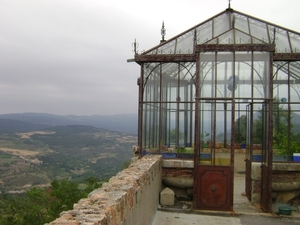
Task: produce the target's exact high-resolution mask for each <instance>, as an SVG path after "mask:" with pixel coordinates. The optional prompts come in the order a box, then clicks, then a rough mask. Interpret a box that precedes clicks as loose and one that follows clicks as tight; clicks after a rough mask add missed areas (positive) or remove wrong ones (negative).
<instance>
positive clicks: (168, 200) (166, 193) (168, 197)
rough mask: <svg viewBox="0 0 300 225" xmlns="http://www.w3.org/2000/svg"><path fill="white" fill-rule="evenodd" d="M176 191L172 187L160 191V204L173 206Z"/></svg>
mask: <svg viewBox="0 0 300 225" xmlns="http://www.w3.org/2000/svg"><path fill="white" fill-rule="evenodd" d="M174 198H175V193H174V191H173V190H172V189H170V188H168V187H167V188H165V189H164V190H162V191H161V192H160V204H161V205H164V206H172V205H174V202H175V199H174Z"/></svg>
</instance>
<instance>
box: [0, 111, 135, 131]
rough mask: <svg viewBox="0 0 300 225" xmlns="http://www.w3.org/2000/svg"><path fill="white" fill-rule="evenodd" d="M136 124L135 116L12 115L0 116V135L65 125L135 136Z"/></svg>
mask: <svg viewBox="0 0 300 225" xmlns="http://www.w3.org/2000/svg"><path fill="white" fill-rule="evenodd" d="M137 124H138V116H137V114H118V115H93V116H76V115H67V116H60V115H54V114H47V113H12V114H2V115H0V133H15V132H29V131H36V130H39V129H45V128H50V127H55V126H65V125H87V126H94V127H97V128H101V129H107V130H111V131H119V132H125V133H128V134H133V135H136V134H137V128H138V125H137Z"/></svg>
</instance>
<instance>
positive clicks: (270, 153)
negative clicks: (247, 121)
mask: <svg viewBox="0 0 300 225" xmlns="http://www.w3.org/2000/svg"><path fill="white" fill-rule="evenodd" d="M269 68H270V71H269V82H270V83H269V96H268V97H269V98H270V100H267V101H268V102H269V104H268V107H269V117H268V120H269V124H268V125H269V130H268V141H269V143H268V176H267V178H268V184H269V187H268V212H272V198H271V193H272V163H273V53H272V52H270V53H269Z"/></svg>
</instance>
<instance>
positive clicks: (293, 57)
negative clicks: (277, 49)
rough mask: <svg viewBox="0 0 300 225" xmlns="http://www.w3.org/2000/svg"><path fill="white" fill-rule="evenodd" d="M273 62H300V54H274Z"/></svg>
mask: <svg viewBox="0 0 300 225" xmlns="http://www.w3.org/2000/svg"><path fill="white" fill-rule="evenodd" d="M273 61H300V53H274V57H273Z"/></svg>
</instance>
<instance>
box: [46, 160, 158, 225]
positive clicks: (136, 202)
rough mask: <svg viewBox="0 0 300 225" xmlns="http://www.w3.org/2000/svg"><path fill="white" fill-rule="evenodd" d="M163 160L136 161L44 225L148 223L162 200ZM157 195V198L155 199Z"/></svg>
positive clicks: (125, 224)
mask: <svg viewBox="0 0 300 225" xmlns="http://www.w3.org/2000/svg"><path fill="white" fill-rule="evenodd" d="M161 158H162V157H161V156H160V155H147V156H144V157H143V158H141V159H138V160H136V161H135V162H133V163H132V164H131V165H130V166H129V167H128V168H126V169H124V170H122V171H121V172H119V173H118V174H117V175H116V176H114V177H112V178H111V179H110V180H109V182H107V183H104V184H103V186H102V187H101V188H98V189H96V190H94V191H92V192H91V193H90V194H89V195H88V197H87V198H84V199H81V200H79V202H78V203H76V204H74V207H73V210H69V211H65V212H62V213H61V214H60V217H59V218H57V219H56V220H54V221H52V222H50V223H48V224H45V225H79V224H85V225H95V224H97V225H115V224H124V225H127V224H149V222H151V218H153V216H154V212H155V210H156V208H157V206H158V201H159V195H158V190H160V189H161V185H159V184H161ZM156 189H157V190H156ZM155 192H157V196H153V193H155ZM149 197H150V198H151V199H149ZM151 201H152V202H151ZM140 202H141V203H140ZM146 202H147V204H145V203H146ZM139 212H140V213H139ZM142 212H143V213H142ZM147 213H148V214H149V215H148V214H147ZM152 214H153V215H152ZM141 215H142V216H141ZM131 221H135V222H131Z"/></svg>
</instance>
